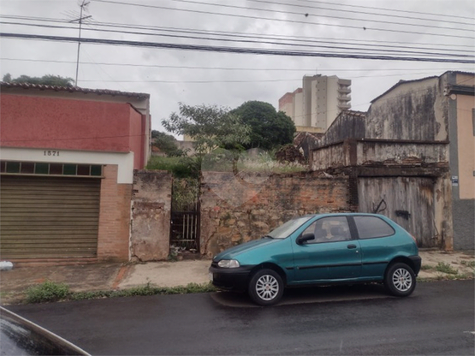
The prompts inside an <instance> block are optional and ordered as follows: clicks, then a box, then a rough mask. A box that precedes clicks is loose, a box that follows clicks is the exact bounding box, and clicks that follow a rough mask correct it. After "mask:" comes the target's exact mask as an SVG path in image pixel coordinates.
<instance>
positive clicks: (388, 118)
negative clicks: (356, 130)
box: [365, 77, 448, 141]
mask: <svg viewBox="0 0 475 356" xmlns="http://www.w3.org/2000/svg"><path fill="white" fill-rule="evenodd" d="M444 85H445V80H444V78H442V77H441V78H439V77H431V78H426V79H421V80H416V81H408V82H402V83H398V84H396V85H395V86H394V87H393V88H391V89H390V90H388V91H387V92H386V93H384V94H383V95H381V96H380V97H378V98H376V99H375V100H373V101H372V103H371V106H370V108H369V110H368V113H367V118H366V134H365V137H367V138H380V139H389V140H420V141H447V140H448V104H447V98H446V97H445V96H444V95H443V89H444Z"/></svg>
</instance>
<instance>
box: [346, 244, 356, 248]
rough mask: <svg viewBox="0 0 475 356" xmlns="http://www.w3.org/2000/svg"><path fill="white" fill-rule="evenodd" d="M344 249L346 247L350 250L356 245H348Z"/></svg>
mask: <svg viewBox="0 0 475 356" xmlns="http://www.w3.org/2000/svg"><path fill="white" fill-rule="evenodd" d="M346 247H348V248H350V249H351V248H356V245H353V244H350V245H348V246H346Z"/></svg>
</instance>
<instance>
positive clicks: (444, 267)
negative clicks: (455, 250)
mask: <svg viewBox="0 0 475 356" xmlns="http://www.w3.org/2000/svg"><path fill="white" fill-rule="evenodd" d="M435 269H436V271H438V272H442V273H447V274H458V270H456V269H455V268H453V267H452V266H450V265H449V264H448V263H444V262H439V263H438V264H437V266H435Z"/></svg>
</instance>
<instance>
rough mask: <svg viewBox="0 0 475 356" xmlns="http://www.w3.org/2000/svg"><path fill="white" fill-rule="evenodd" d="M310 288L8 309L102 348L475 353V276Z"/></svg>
mask: <svg viewBox="0 0 475 356" xmlns="http://www.w3.org/2000/svg"><path fill="white" fill-rule="evenodd" d="M350 290H351V289H350ZM300 292H303V290H300ZM300 292H298V290H295V291H294V290H292V291H291V293H290V294H288V293H286V294H285V295H284V298H283V301H282V303H280V304H278V305H276V306H273V307H257V306H255V305H253V304H252V303H251V302H250V300H249V298H248V297H247V296H245V295H241V296H234V302H233V303H234V304H233V305H230V304H229V300H228V301H224V302H223V300H222V299H221V300H220V299H219V298H221V296H220V295H224V293H203V294H187V295H162V296H158V295H157V296H146V297H127V298H112V299H100V300H83V301H77V302H63V303H49V304H30V305H14V306H9V307H8V308H9V309H11V310H12V311H14V312H16V313H18V314H20V315H21V316H23V317H26V318H28V319H30V320H32V321H34V322H36V323H38V324H40V325H42V326H43V327H46V328H47V329H49V330H51V331H53V332H55V333H57V334H59V335H60V336H62V337H64V338H66V339H67V340H69V341H71V342H73V343H75V344H76V345H78V346H79V347H81V348H83V349H85V350H86V351H88V352H89V353H91V354H93V355H250V354H252V355H258V354H265V355H269V354H281V355H342V354H343V355H416V354H417V355H435V354H440V355H473V354H474V334H473V333H474V325H473V320H474V302H473V301H474V281H473V280H470V281H441V282H430V283H419V285H418V288H417V289H416V291H415V292H414V294H413V295H411V296H410V297H407V298H393V297H387V296H383V297H381V293H380V291H378V290H377V289H373V288H358V289H355V290H353V292H351V291H349V289H342V288H340V287H338V288H329V287H326V288H316V289H314V290H313V291H312V292H310V291H309V290H306V291H305V293H306V294H307V295H303V296H302V298H303V299H305V301H303V300H302V299H299V294H300ZM311 294H313V295H314V298H315V299H314V302H310V301H309V299H308V298H310V295H311ZM345 294H350V295H351V294H352V297H351V298H349V299H348V298H347V299H346V300H335V299H334V298H336V297H338V296H340V297H342V295H343V296H344V295H345ZM226 295H227V294H226ZM228 296H229V295H228ZM361 297H364V298H361Z"/></svg>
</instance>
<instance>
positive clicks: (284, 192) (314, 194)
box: [200, 172, 350, 257]
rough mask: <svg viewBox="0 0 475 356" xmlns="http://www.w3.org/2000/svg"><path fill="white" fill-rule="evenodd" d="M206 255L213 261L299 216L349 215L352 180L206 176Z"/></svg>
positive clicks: (295, 175)
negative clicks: (228, 250)
mask: <svg viewBox="0 0 475 356" xmlns="http://www.w3.org/2000/svg"><path fill="white" fill-rule="evenodd" d="M200 201H201V246H200V247H201V249H200V250H201V253H202V254H204V255H207V256H209V257H211V256H213V255H215V254H216V253H218V252H220V251H222V250H224V249H225V248H228V247H231V246H233V245H237V244H240V243H243V242H246V241H249V240H253V239H257V238H260V237H261V236H263V235H265V234H266V233H267V232H269V231H270V230H271V229H273V228H275V227H277V226H278V225H280V224H282V223H283V222H285V221H286V220H288V219H290V218H292V217H294V216H296V215H304V214H309V213H317V212H338V211H349V210H350V208H349V204H348V178H346V177H335V178H325V177H321V176H319V175H318V174H315V173H293V174H285V175H282V174H281V175H277V174H275V175H260V174H258V173H254V174H246V175H243V176H240V177H236V176H234V175H233V174H232V173H229V172H205V173H203V180H202V185H201V198H200Z"/></svg>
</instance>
